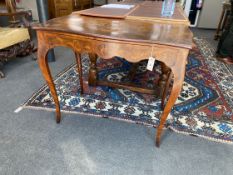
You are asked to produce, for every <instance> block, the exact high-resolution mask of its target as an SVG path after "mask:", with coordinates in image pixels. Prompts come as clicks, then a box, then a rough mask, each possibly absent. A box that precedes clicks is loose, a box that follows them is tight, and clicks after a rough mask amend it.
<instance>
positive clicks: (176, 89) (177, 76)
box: [156, 61, 185, 147]
mask: <svg viewBox="0 0 233 175" xmlns="http://www.w3.org/2000/svg"><path fill="white" fill-rule="evenodd" d="M177 67H178V68H177V69H175V68H174V69H172V73H173V75H174V82H173V86H172V90H171V94H170V97H169V99H168V102H167V104H166V106H165V108H164V111H163V113H162V116H161V118H160V124H159V126H158V129H157V134H156V146H157V147H159V146H160V138H161V134H162V131H163V128H164V124H165V122H166V120H167V117H168V115H169V113H170V112H171V110H172V107H173V106H174V104H175V102H176V100H177V98H178V96H179V94H180V91H181V89H182V86H183V81H184V76H185V61H183V62H180V63H179V66H177Z"/></svg>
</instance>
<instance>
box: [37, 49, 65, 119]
mask: <svg viewBox="0 0 233 175" xmlns="http://www.w3.org/2000/svg"><path fill="white" fill-rule="evenodd" d="M48 50H49V49H48V48H40V45H39V47H38V64H39V67H40V70H41V72H42V74H43V76H44V79H45V80H46V82H47V84H48V86H49V89H50V92H51V94H52V97H53V100H54V102H55V106H56V122H57V123H60V121H61V111H60V104H59V100H58V96H57V92H56V88H55V84H54V82H53V78H52V76H51V73H50V69H49V65H48V58H47V53H48Z"/></svg>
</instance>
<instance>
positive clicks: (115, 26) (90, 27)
mask: <svg viewBox="0 0 233 175" xmlns="http://www.w3.org/2000/svg"><path fill="white" fill-rule="evenodd" d="M34 29H36V30H37V36H38V62H39V66H40V69H41V71H42V74H43V76H44V78H45V80H46V81H47V83H48V86H49V88H50V91H51V93H52V96H53V99H54V101H55V104H56V121H57V122H58V123H59V122H60V120H61V113H60V105H59V100H58V96H57V92H56V88H55V86H54V82H53V79H52V76H51V73H50V69H49V66H48V62H47V57H46V55H47V52H48V50H49V49H51V48H54V47H57V46H65V47H69V48H71V49H73V50H74V52H75V53H76V56H77V59H78V58H79V55H78V54H80V53H83V52H86V53H89V55H90V59H91V60H92V61H91V62H92V64H91V65H90V67H91V68H90V72H89V73H90V74H93V76H95V75H96V72H97V70H96V65H95V62H96V61H95V60H96V57H97V55H98V56H100V57H101V58H103V59H109V58H112V57H114V56H120V57H123V58H125V59H126V60H128V61H129V62H133V63H137V62H139V61H142V60H144V59H147V58H148V57H149V56H151V55H152V56H153V57H155V58H156V59H157V60H158V61H161V62H162V63H164V65H165V66H167V67H169V69H168V70H167V76H168V77H171V72H172V75H173V81H174V83H173V86H172V89H171V92H170V96H169V97H168V100H167V103H166V105H165V107H164V111H163V113H162V116H161V120H160V124H159V127H158V129H157V134H156V145H157V146H158V147H159V145H160V138H161V134H162V131H163V128H164V123H165V122H166V119H167V116H168V114H169V113H170V112H171V109H172V107H173V105H174V103H175V101H176V99H177V98H178V96H179V93H180V91H181V88H182V83H183V80H184V75H185V65H186V60H187V56H188V53H189V50H190V49H191V47H192V33H191V31H190V30H189V28H188V26H187V25H181V24H179V25H178V24H164V23H159V22H153V21H152V22H150V21H141V20H115V19H103V18H93V17H82V16H79V15H77V14H72V15H70V16H66V17H62V18H57V19H53V20H50V21H49V22H48V23H46V24H44V25H37V26H34ZM152 48H153V49H152ZM77 61H78V62H80V61H79V60H77ZM79 67H81V65H80V66H78V68H79ZM79 69H81V68H79ZM79 73H81V71H80V70H79ZM79 76H80V80H81V79H82V75H80V74H79ZM90 83H91V84H93V85H95V84H96V82H95V79H91V82H90ZM80 84H81V82H80Z"/></svg>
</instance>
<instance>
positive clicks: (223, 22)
mask: <svg viewBox="0 0 233 175" xmlns="http://www.w3.org/2000/svg"><path fill="white" fill-rule="evenodd" d="M230 11H231V4H230V2H223V4H222V14H221V17H220V20H219V23H218V28H217V30H216V34H215V36H214V39H215V40H217V39H218V38H219V37H220V36H221V33H222V31H223V30H224V28H225V27H226V26H227V21H228V17H229V15H230Z"/></svg>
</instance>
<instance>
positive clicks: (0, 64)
mask: <svg viewBox="0 0 233 175" xmlns="http://www.w3.org/2000/svg"><path fill="white" fill-rule="evenodd" d="M2 69H3V62H1V61H0V78H4V77H5V74H4V73H3V72H2Z"/></svg>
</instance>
